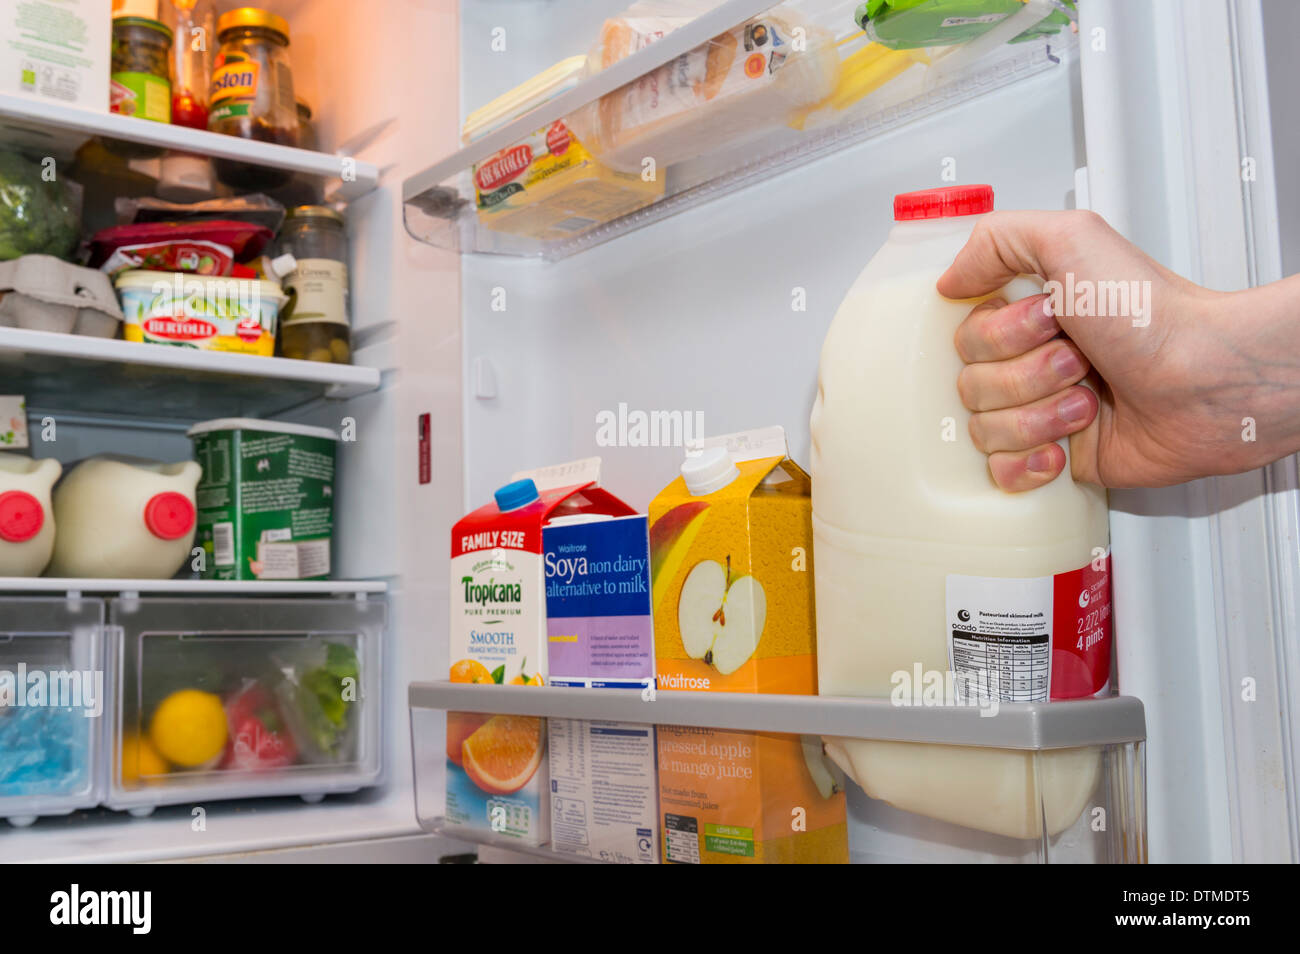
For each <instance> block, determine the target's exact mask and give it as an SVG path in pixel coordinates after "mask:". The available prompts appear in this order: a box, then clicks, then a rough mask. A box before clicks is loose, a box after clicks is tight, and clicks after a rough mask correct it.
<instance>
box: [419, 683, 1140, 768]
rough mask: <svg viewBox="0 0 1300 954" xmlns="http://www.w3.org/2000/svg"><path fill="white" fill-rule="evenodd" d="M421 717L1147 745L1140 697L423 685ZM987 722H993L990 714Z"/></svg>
mask: <svg viewBox="0 0 1300 954" xmlns="http://www.w3.org/2000/svg"><path fill="white" fill-rule="evenodd" d="M409 700H410V706H411V708H412V709H442V710H448V711H453V712H483V713H493V714H503V715H532V716H545V717H548V718H552V717H553V718H565V719H594V720H604V721H610V722H632V723H647V722H652V723H655V724H656V725H687V726H700V727H704V728H713V729H737V730H749V731H754V732H786V733H791V734H799V735H823V736H826V735H830V736H843V737H847V738H855V739H875V740H883V741H893V742H926V743H938V744H946V745H974V746H991V747H994V748H1002V749H1025V750H1033V751H1043V750H1048V749H1065V748H1075V747H1078V746H1086V745H1105V744H1114V743H1125V742H1140V741H1142V740H1144V739H1145V738H1146V716H1145V713H1144V710H1143V707H1142V702H1141V700H1139V699H1135V698H1133V697H1131V696H1113V697H1110V698H1105V699H1077V700H1069V701H1061V702H1050V703H1038V702H1034V703H1024V702H1022V703H1002V704H1001V705H999V706H997V707H996V710H993V709H992V708H990V709H984V708H981V707H979V706H898V705H895V704H894V703H893V702H892V701H891V700H889V699H867V698H848V697H841V696H796V695H754V694H748V693H731V692H681V691H672V690H654V691H652V690H645V691H643V692H639V693H638V692H634V691H622V692H617V691H612V690H608V689H579V688H568V687H565V688H556V687H550V686H482V685H470V684H466V683H455V682H448V681H446V680H442V681H438V682H415V683H412V684H411V687H410V690H409ZM986 713H988V714H986Z"/></svg>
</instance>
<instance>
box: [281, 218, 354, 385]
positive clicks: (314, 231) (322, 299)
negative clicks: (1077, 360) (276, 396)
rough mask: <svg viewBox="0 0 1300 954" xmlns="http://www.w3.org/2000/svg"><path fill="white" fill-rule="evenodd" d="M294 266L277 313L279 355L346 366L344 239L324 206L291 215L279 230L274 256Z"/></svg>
mask: <svg viewBox="0 0 1300 954" xmlns="http://www.w3.org/2000/svg"><path fill="white" fill-rule="evenodd" d="M286 252H287V253H288V254H290V255H292V256H293V257H294V260H295V262H296V264H295V266H294V270H293V271H292V272H290V273H289V274H288V275H286V276H285V277H284V281H283V284H284V288H285V291H286V292H288V294H289V300H288V301H287V302H286V303H285V305H284V308H282V309H281V311H280V316H281V317H280V354H281V355H282V356H284V357H286V358H305V359H306V360H308V361H330V362H333V363H334V364H348V363H350V362H351V360H352V341H351V331H350V327H349V324H350V323H349V317H348V265H347V261H348V239H347V234H346V233H345V232H344V230H343V216H342V215H340V214H339V213H337V212H335V211H334V210H333V209H331V208H328V207H326V206H323V205H300V206H298V207H297V208H294V209H291V210H290V211H289V215H288V216H287V217H286V218H285V220H284V227H283V228H282V229H281V230H280V238H279V253H280V254H285V253H286Z"/></svg>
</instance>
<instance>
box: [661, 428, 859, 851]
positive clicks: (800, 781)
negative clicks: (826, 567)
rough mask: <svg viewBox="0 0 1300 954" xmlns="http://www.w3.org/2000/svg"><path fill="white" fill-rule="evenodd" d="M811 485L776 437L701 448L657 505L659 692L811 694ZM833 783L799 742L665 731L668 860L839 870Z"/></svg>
mask: <svg viewBox="0 0 1300 954" xmlns="http://www.w3.org/2000/svg"><path fill="white" fill-rule="evenodd" d="M808 483H809V482H808V475H807V474H805V473H804V472H803V470H801V469H800V468H799V466H798V465H797V464H795V463H794V461H792V460H790V459H789V457H788V455H787V453H786V442H785V432H784V431H783V430H782V429H781V428H779V427H772V428H764V429H761V430H755V431H745V432H741V433H738V434H730V435H723V436H720V437H715V438H709V439H706V440H705V441H704V442H703V446H702V448H700V449H699V450H698V452H696V453H693V454H692V455H691V456H688V457H687V459H686V462H685V463H684V464H683V465H682V473H681V476H679V477H678V478H677V479H676V480H674V481H673V482H672V483H671V484H669V485H668V487H666V488H665V489H664V490H663V491H662V492H661V493H660V494H659V495H658V496H657V497H655V499H654V500H653V501H651V503H650V559H651V568H652V579H653V582H652V594H651V598H652V600H653V603H654V619H655V654H656V658H657V667H658V677H659V688H661V689H696V690H703V691H712V692H779V693H808V694H811V693H814V692H816V689H817V678H816V640H815V629H814V621H813V600H812V575H811V574H812V566H811V563H812V555H811V549H812V548H811V543H812V528H811V525H810V523H809V517H810V504H809V497H808V493H809V486H808ZM830 777H831V773H830V771H829V769H828V767H827V766H826V764H825V762H824V757H823V755H822V751H821V745H820V743H814V744H813V745H812V746H805V745H804V740H802V739H800V738H799V737H797V736H788V735H773V734H768V733H755V732H730V731H721V730H717V729H710V728H690V727H683V726H660V727H659V801H660V806H659V808H660V814H661V816H662V822H663V826H664V830H663V835H664V859H665V860H666V861H669V862H685V863H736V862H740V863H763V862H767V863H772V862H789V861H809V862H844V861H847V860H848V837H847V824H846V816H845V800H844V793H843V791H842V790H840V788H839V787H838V786H837V785H835V784H833V783H832V784H826V783H825V781H826V779H828V778H830ZM792 812H793V813H795V817H798V818H799V819H800V821H799V823H798V825H792Z"/></svg>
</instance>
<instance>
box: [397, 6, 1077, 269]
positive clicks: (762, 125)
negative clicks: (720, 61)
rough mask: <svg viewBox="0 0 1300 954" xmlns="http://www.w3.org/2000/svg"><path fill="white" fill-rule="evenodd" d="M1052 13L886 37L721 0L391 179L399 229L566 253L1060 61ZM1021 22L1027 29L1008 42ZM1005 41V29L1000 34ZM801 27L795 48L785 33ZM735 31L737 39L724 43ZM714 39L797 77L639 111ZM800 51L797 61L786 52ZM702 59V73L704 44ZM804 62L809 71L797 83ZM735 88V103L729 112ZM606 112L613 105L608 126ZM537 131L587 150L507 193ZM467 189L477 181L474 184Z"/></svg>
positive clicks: (839, 20) (840, 20)
mask: <svg viewBox="0 0 1300 954" xmlns="http://www.w3.org/2000/svg"><path fill="white" fill-rule="evenodd" d="M1066 15H1069V16H1070V17H1071V18H1072V11H1071V10H1069V8H1068V7H1066V6H1065V5H1064V4H1060V3H1056V2H1054V0H1028V2H1026V3H1025V5H1024V8H1023V9H1022V10H1020V11H1019V12H1017V13H1014V14H1011V15H1008V16H1006V18H1005V19H1004V20H1003V21H1001V22H999V23H997V24H996V26H994V27H993V28H992V29H990V30H989V31H988V32H987V33H985V34H983V35H982V36H979V37H977V38H975V39H971V40H968V41H966V42H965V43H962V44H958V45H946V46H937V47H929V48H917V49H892V48H889V47H887V46H885V45H883V44H881V43H879V42H875V41H874V40H872V39H871V38H870V37H869V36H868V35H867V34H865V33H864V31H863V30H862V29H861V28H860V27H859V26H858V24H857V23H855V22H854V20H853V17H852V4H845V3H844V2H840V0H792V2H787V3H784V4H780V5H779V6H774V5H773V4H772V3H771V0H727V2H724V3H722V4H720V5H719V6H717V7H715V8H714V9H712V10H710V11H709V12H707V13H705V14H701V15H700V16H698V17H696V18H695V19H694V20H691V21H690V22H689V23H686V24H685V25H682V26H679V27H678V28H677V29H675V30H672V31H671V32H669V33H666V34H665V35H663V37H662V38H660V39H658V40H656V41H655V42H652V43H650V44H649V45H648V46H645V47H644V48H642V49H640V50H638V51H637V52H635V53H632V54H631V55H629V56H627V57H625V58H623V59H621V60H618V61H616V62H614V63H612V64H611V65H610V66H608V67H607V68H605V69H603V70H600V71H597V72H594V73H591V72H588V73H587V74H585V77H584V78H583V79H582V80H581V81H580V82H579V83H578V84H577V85H576V86H574V87H572V88H570V89H568V90H566V91H564V92H561V93H559V94H558V95H556V96H554V98H552V99H550V100H547V101H545V102H543V103H542V104H541V105H539V106H536V107H534V108H532V109H531V110H529V111H528V112H526V113H524V114H523V115H521V116H518V117H517V118H514V119H511V120H509V121H508V122H506V123H505V124H503V125H501V126H499V127H498V128H495V129H492V130H491V131H489V132H487V133H486V134H485V135H482V136H481V138H478V139H477V140H474V141H473V142H471V143H470V144H469V145H467V146H465V148H463V149H461V150H459V151H458V152H456V153H454V154H453V155H451V156H448V157H446V158H444V159H442V160H440V161H438V162H435V163H434V164H432V165H431V166H429V167H428V168H426V169H424V170H423V171H421V172H418V173H416V174H414V175H412V176H410V177H409V178H407V179H406V180H405V182H404V183H403V187H402V198H403V201H404V217H405V222H406V227H407V231H408V232H410V233H411V235H412V236H414V237H415V238H417V239H419V240H420V241H423V242H426V243H428V244H431V245H435V246H438V247H441V248H448V249H452V250H456V251H460V252H488V253H495V254H505V255H515V256H524V257H540V258H543V259H546V260H556V259H560V258H564V257H566V256H568V255H571V254H574V253H575V252H578V251H582V250H584V249H586V248H589V247H591V246H593V245H596V244H599V243H601V242H604V241H608V240H609V239H612V238H615V237H616V236H618V235H621V234H624V233H626V232H629V231H632V230H634V229H637V228H640V227H642V226H645V225H648V224H650V223H652V222H655V221H658V220H660V219H662V218H665V217H667V216H670V215H673V214H676V213H678V212H681V211H684V210H685V209H688V208H690V207H692V206H695V205H699V204H701V203H703V202H706V201H709V200H710V199H714V198H717V197H719V196H722V195H725V194H728V193H730V192H734V191H736V190H737V189H740V188H743V187H745V186H747V185H750V184H753V183H759V182H766V181H768V180H770V179H772V178H773V177H774V176H775V175H777V174H778V173H779V172H781V171H783V170H786V169H791V168H796V167H799V166H803V165H806V164H808V163H809V162H812V161H814V160H816V159H817V158H819V157H821V156H824V155H827V154H830V153H833V152H836V151H838V150H841V149H843V148H845V147H847V146H850V145H852V144H854V143H857V142H860V141H862V140H864V139H868V138H871V137H874V136H877V135H880V134H882V133H884V132H886V131H888V130H890V129H893V128H895V127H897V126H900V125H902V124H904V123H906V122H910V121H912V120H915V119H919V118H921V117H923V116H926V115H929V114H931V113H934V112H936V111H938V110H941V109H944V108H947V107H949V106H953V105H956V104H958V103H961V102H963V101H966V100H969V99H972V98H974V97H977V96H980V95H982V94H984V93H987V92H989V91H991V90H993V89H997V88H1000V87H1003V86H1006V85H1008V84H1010V83H1013V82H1015V81H1017V80H1019V79H1021V78H1023V77H1026V76H1029V75H1031V74H1033V73H1036V72H1039V71H1042V70H1046V69H1051V68H1053V67H1055V66H1058V65H1059V64H1060V63H1061V62H1062V59H1063V57H1064V55H1065V54H1066V52H1067V51H1069V50H1072V49H1074V47H1075V46H1076V39H1075V36H1074V34H1073V33H1072V31H1071V29H1070V28H1067V27H1065V26H1063V25H1062V23H1063V22H1064V21H1065V20H1066ZM1048 16H1053V17H1054V18H1055V19H1054V20H1053V21H1052V27H1053V28H1055V29H1056V32H1054V33H1052V32H1048V31H1047V30H1044V31H1041V32H1044V33H1046V34H1047V35H1038V33H1039V32H1040V31H1038V30H1036V29H1034V28H1036V27H1037V26H1038V25H1039V24H1040V23H1041V21H1042V20H1043V19H1044V18H1045V17H1048ZM768 17H770V18H772V20H771V22H772V24H773V25H774V29H773V31H772V32H774V33H775V32H776V29H777V28H780V29H784V30H786V32H787V33H788V34H789V35H788V36H787V37H786V43H785V44H783V45H782V47H781V49H780V50H777V49H776V44H775V42H773V43H772V44H768V39H767V36H766V27H764V28H763V29H764V31H765V32H764V34H763V39H762V40H757V39H755V37H757V36H758V34H757V32H755V30H756V24H758V23H760V22H763V21H765V20H766V19H767V18H768ZM1070 26H1071V27H1072V26H1073V24H1070ZM800 30H804V31H806V33H807V36H806V39H805V38H804V37H802V36H801V35H800V33H799V31H800ZM1026 30H1029V31H1030V36H1029V38H1025V39H1022V38H1021V37H1022V34H1024V31H1026ZM724 37H729V39H727V41H726V42H725V43H719V42H716V41H715V38H716V40H722V39H723V38H724ZM1012 38H1017V40H1018V41H1017V42H1015V43H1008V42H1007V41H1008V40H1010V39H1012ZM800 39H804V46H803V47H799V46H798V45H797V41H798V40H800ZM889 42H891V43H893V42H895V41H892V40H891V41H889ZM742 43H743V44H744V46H745V50H744V51H737V47H738V46H739V45H740V44H742ZM759 44H761V45H759ZM718 47H729V48H730V49H729V50H728V51H727V52H728V55H730V53H731V52H738V55H737V60H736V62H738V63H740V62H743V63H745V68H746V73H747V75H748V76H749V77H750V79H751V80H755V81H760V78H761V77H763V74H764V73H769V74H770V77H768V78H769V79H771V80H772V84H773V85H772V87H771V88H773V89H775V88H776V85H777V83H779V82H781V80H778V79H776V78H777V77H780V76H781V72H780V71H781V70H782V69H785V70H789V69H790V67H791V65H794V70H795V71H796V72H795V74H794V75H796V76H799V77H800V79H798V80H795V79H791V81H790V82H789V83H786V84H785V87H784V91H783V92H781V93H779V94H775V93H773V94H770V98H769V99H768V100H766V102H765V103H759V102H758V101H757V99H758V97H761V96H763V95H764V94H762V93H753V92H748V89H749V88H748V87H745V88H740V86H739V83H740V81H737V84H738V85H737V88H736V91H735V93H734V95H733V96H732V99H731V100H727V96H728V95H729V94H728V93H725V92H724V93H722V94H721V95H718V96H717V99H716V100H714V101H710V102H709V103H708V105H706V106H704V107H700V106H694V107H692V108H691V109H688V110H686V111H684V112H682V113H678V114H676V115H673V116H668V117H662V116H659V117H658V118H655V117H648V116H647V114H646V102H647V100H646V96H648V94H646V93H645V92H644V90H638V85H637V84H638V83H640V84H643V85H644V86H645V87H646V88H650V87H653V88H654V89H655V90H661V89H662V88H663V87H664V85H665V84H666V83H670V77H669V74H670V73H671V74H672V75H673V76H676V75H677V74H682V75H688V76H689V75H694V74H693V73H692V70H698V69H700V68H702V67H701V66H700V63H701V62H702V59H701V57H702V56H703V55H704V54H705V52H706V51H707V52H708V53H710V54H711V53H712V52H713V50H714V48H718ZM764 50H768V51H771V52H769V54H768V55H769V56H770V57H772V58H773V62H769V63H767V64H764V62H763V57H762V55H760V54H761V53H762V52H764ZM571 52H574V53H577V52H580V51H579V50H576V49H575V50H573V51H571ZM800 56H802V57H804V58H805V59H804V60H803V61H799V60H797V57H800ZM776 57H783V58H784V57H789V59H783V62H785V63H786V64H787V65H785V66H782V65H781V63H780V62H776V61H775V58H776ZM809 57H812V58H813V59H812V60H809V59H807V58H809ZM750 60H753V61H754V64H755V69H754V72H752V73H751V72H749V69H748V67H749V61H750ZM708 62H709V64H710V65H709V70H710V73H709V77H710V80H709V82H710V83H711V82H712V81H713V80H712V75H713V74H712V72H711V71H712V69H713V57H712V55H710V56H709V59H708ZM800 64H802V65H800ZM800 70H802V73H799V72H797V71H800ZM809 74H815V75H817V77H818V79H816V80H812V79H808V78H807V76H808V75H809ZM785 75H786V77H787V78H788V77H790V76H791V75H792V74H785ZM733 79H734V77H732V78H729V79H728V81H727V82H732V80H733ZM801 84H802V85H801ZM791 87H797V88H796V89H793V90H792V89H791ZM656 95H658V94H656ZM663 95H664V96H665V97H669V96H671V95H678V94H677V93H670V92H664V93H663ZM746 96H748V97H749V101H748V104H746V103H741V104H740V105H739V108H738V109H737V108H734V104H735V101H736V100H737V99H744V98H745V97H746ZM815 97H820V98H815ZM724 100H727V102H726V103H724V102H723V101H724ZM756 105H763V106H764V108H763V109H761V110H760V109H756V108H755V106H756ZM767 107H770V108H767ZM656 108H657V107H656ZM710 109H713V110H714V111H713V112H709V110H710ZM726 110H731V112H730V113H726ZM610 114H614V115H615V117H616V118H615V120H614V121H613V124H612V125H610V124H609V123H610V120H609V116H610ZM655 116H658V114H655ZM715 118H718V119H720V120H722V121H721V122H714V121H713V120H714V119H715ZM561 122H562V123H563V125H562V126H561V125H558V124H559V123H561ZM638 122H641V123H644V126H638V125H637V123H638ZM620 123H621V124H622V125H619V124H620ZM665 128H667V131H666V132H665V131H664V129H665ZM594 130H600V133H599V134H597V139H592V138H587V139H586V140H585V141H584V139H583V137H584V135H586V134H587V132H588V131H594ZM656 130H657V131H656ZM574 137H576V138H574ZM542 142H545V143H546V145H545V147H544V148H545V150H547V152H548V157H549V154H550V153H551V152H553V153H554V154H555V155H564V154H565V153H566V152H568V151H569V150H570V149H571V148H573V143H574V142H577V143H580V144H581V147H583V148H585V149H586V150H587V151H589V152H590V153H591V154H592V160H594V161H591V162H585V163H584V162H577V163H575V165H574V166H573V167H570V168H561V167H559V166H557V167H556V168H554V169H549V170H547V171H545V172H544V173H543V174H541V175H539V176H538V183H537V186H536V188H538V189H546V190H547V191H546V193H545V197H544V198H543V193H541V192H533V193H531V194H530V193H529V192H528V190H529V189H530V188H534V186H533V185H531V184H528V185H524V186H523V188H522V191H520V190H519V187H520V185H521V183H524V182H525V178H524V177H523V176H519V175H517V171H518V169H520V168H524V169H528V168H530V166H529V164H530V163H531V162H532V159H533V157H534V156H535V155H539V154H540V153H541V151H542V150H543V146H542V145H541V143H542ZM521 157H522V158H521ZM540 169H541V167H539V171H540ZM512 175H516V177H515V178H513V179H512V178H511V176H512ZM566 177H567V178H566ZM480 178H483V181H482V182H480V181H479V180H480ZM542 180H545V181H542ZM570 183H572V184H575V185H577V186H579V188H574V189H573V190H572V192H573V193H574V195H575V198H576V197H577V195H578V194H581V196H582V198H580V199H577V200H576V201H573V202H569V201H568V199H567V198H566V195H565V190H566V189H568V188H569V185H570ZM480 185H485V186H486V188H485V189H484V190H482V191H481V190H480V188H479V186H480ZM512 190H513V191H512ZM611 193H614V194H616V195H617V198H613V199H611V198H610V196H611ZM489 194H490V195H489ZM485 195H486V196H489V198H487V199H484V198H483V197H484V196H485ZM596 196H598V198H593V197H596ZM543 202H545V207H543ZM480 206H481V207H480Z"/></svg>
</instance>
